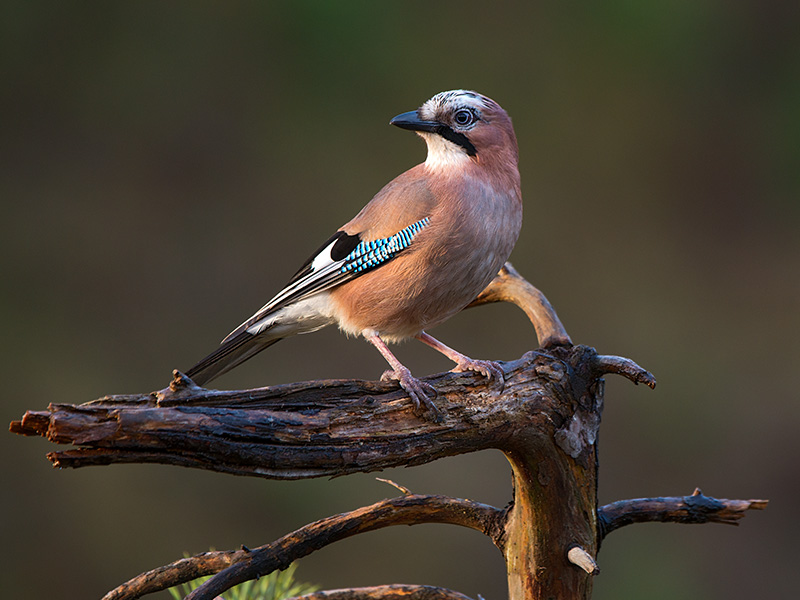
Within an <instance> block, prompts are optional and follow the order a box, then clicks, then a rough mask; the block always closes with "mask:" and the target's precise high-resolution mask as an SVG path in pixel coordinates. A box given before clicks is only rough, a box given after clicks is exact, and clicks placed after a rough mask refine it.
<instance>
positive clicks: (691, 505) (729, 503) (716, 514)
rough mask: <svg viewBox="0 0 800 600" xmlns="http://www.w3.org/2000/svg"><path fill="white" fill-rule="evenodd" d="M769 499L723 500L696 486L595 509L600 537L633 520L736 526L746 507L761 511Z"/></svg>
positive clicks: (636, 521) (639, 521)
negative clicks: (688, 490) (674, 493)
mask: <svg viewBox="0 0 800 600" xmlns="http://www.w3.org/2000/svg"><path fill="white" fill-rule="evenodd" d="M768 502H769V501H768V500H725V499H717V498H709V497H708V496H704V495H703V493H702V492H701V491H700V488H696V489H695V490H694V492H692V494H691V495H689V496H680V497H667V498H637V499H635V500H620V501H618V502H614V503H612V504H606V505H605V506H603V507H602V508H600V509H599V510H598V511H597V512H598V518H597V521H598V526H599V535H600V537H601V538H603V537H605V536H607V535H608V534H609V533H611V532H612V531H614V530H615V529H619V528H620V527H624V526H625V525H631V524H633V523H648V522H654V521H657V522H661V523H683V524H701V523H725V524H727V525H738V524H739V523H738V521H739V519H741V518H742V517H744V516H745V512H746V511H748V510H764V509H765V508H766V507H767V503H768Z"/></svg>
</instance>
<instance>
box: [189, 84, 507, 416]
mask: <svg viewBox="0 0 800 600" xmlns="http://www.w3.org/2000/svg"><path fill="white" fill-rule="evenodd" d="M392 124H394V125H397V126H398V127H401V128H404V129H410V130H412V131H416V132H417V133H418V134H419V135H420V136H421V137H422V138H423V139H424V140H425V141H426V143H427V145H428V157H427V160H426V161H425V162H424V163H422V164H420V165H417V166H416V167H413V168H412V169H410V170H408V171H406V172H405V173H403V174H401V175H400V176H398V177H397V178H395V179H394V180H392V181H391V182H389V183H388V184H387V185H386V186H385V187H384V188H383V189H382V190H381V191H380V192H378V194H376V196H375V197H374V198H373V199H372V201H370V203H369V204H367V205H366V206H365V207H364V208H363V209H362V210H361V212H359V213H358V215H356V216H355V218H353V219H352V220H351V221H350V222H348V223H347V224H345V225H344V226H343V227H342V228H341V229H339V231H337V233H336V234H334V236H333V237H332V238H331V239H330V240H328V242H326V244H325V245H323V247H322V248H321V249H320V251H319V253H318V254H316V255H315V256H313V257H312V258H311V259H309V261H308V262H307V263H306V264H305V265H304V266H303V267H302V268H301V269H300V271H299V272H298V274H297V275H295V277H294V278H293V279H292V281H290V283H289V284H288V285H287V286H286V288H284V289H283V290H281V292H279V293H278V294H277V295H276V296H275V297H274V298H273V299H272V300H271V301H270V302H269V303H267V304H266V305H265V306H264V307H262V308H261V309H260V310H259V311H258V312H256V314H255V315H253V316H252V317H251V318H250V319H248V320H247V321H245V322H244V323H242V325H240V326H239V327H238V328H237V329H235V330H234V331H233V332H232V333H231V334H230V335H229V336H228V337H227V338H225V340H223V343H222V345H221V346H220V348H219V349H218V350H217V351H215V352H214V353H212V354H211V355H209V356H208V357H206V358H205V359H203V360H202V361H200V362H199V363H198V364H197V365H195V366H194V367H192V369H190V370H189V371H187V375H188V376H189V377H191V378H192V379H193V380H194V381H195V382H196V383H198V384H200V385H202V384H203V383H205V382H207V381H210V380H211V379H212V378H213V377H216V376H218V375H220V374H222V373H224V372H226V371H228V370H230V369H231V368H233V367H234V366H236V365H237V364H239V363H241V362H242V361H244V360H246V359H247V358H249V357H251V356H252V355H254V354H255V353H257V352H259V351H260V350H263V349H264V348H266V347H267V346H269V345H271V344H273V343H275V342H276V341H278V340H279V339H282V338H284V337H287V336H289V335H294V334H298V333H307V332H310V331H315V330H317V329H319V328H320V327H324V326H326V325H329V324H334V323H335V324H338V325H339V327H340V328H341V329H342V330H343V331H345V332H347V333H349V334H353V335H362V336H363V337H364V338H365V339H367V340H368V341H369V342H370V343H372V344H373V345H374V346H375V347H376V348H377V349H378V350H379V351H380V352H381V354H383V356H384V357H385V358H386V359H387V361H388V362H389V364H390V366H391V367H392V371H391V373H390V376H391V377H393V378H395V379H397V380H398V381H399V383H400V385H401V386H402V387H403V388H404V389H406V391H407V392H408V393H409V395H410V396H411V398H412V400H413V401H414V403H415V405H416V406H419V405H420V403H424V404H426V405H427V406H429V407H430V408H431V409H432V410H434V411H435V407H434V406H433V404H432V403H431V402H430V399H429V398H428V394H427V393H426V390H425V387H424V385H423V384H421V383H420V382H419V381H418V380H417V379H415V378H414V377H413V376H412V375H411V373H410V372H409V371H408V369H406V368H405V367H404V366H403V365H402V364H401V363H400V362H399V361H398V360H397V359H396V358H395V357H394V355H393V354H392V353H391V351H390V350H389V348H388V347H387V346H386V344H385V343H384V342H385V341H389V342H396V341H400V340H403V339H406V338H410V337H417V338H418V339H420V340H421V341H423V342H424V343H426V344H428V345H430V346H431V347H433V348H435V349H436V350H438V351H440V352H442V353H443V354H445V355H446V356H448V357H449V358H451V359H452V360H453V361H454V362H456V365H457V366H456V369H455V370H475V371H479V372H481V373H484V374H485V375H487V376H489V377H500V378H502V371H500V369H499V368H498V367H497V365H495V364H494V363H491V362H489V361H476V360H472V359H470V358H468V357H466V356H464V355H462V354H460V353H458V352H456V351H455V350H453V349H451V348H448V347H447V346H445V345H444V344H441V342H438V341H437V340H435V339H434V338H432V337H431V336H430V335H428V334H427V333H425V330H426V329H428V328H430V327H434V326H435V325H438V324H439V323H442V322H443V321H445V320H447V319H448V318H450V317H451V316H453V315H454V314H456V313H457V312H459V311H460V310H461V309H462V308H464V307H465V306H466V305H467V304H469V303H470V302H471V301H472V300H473V299H474V298H475V297H476V296H477V295H478V294H479V293H480V292H481V291H482V290H483V289H484V288H485V287H486V285H488V283H489V282H490V281H491V280H492V279H493V278H494V276H495V275H496V274H497V272H498V271H499V269H500V267H502V265H503V263H504V262H505V261H506V260H507V259H508V256H509V255H510V254H511V250H512V249H513V247H514V244H515V243H516V240H517V236H518V235H519V230H520V226H521V224H522V199H521V193H520V181H519V173H518V170H517V141H516V137H515V135H514V129H513V127H512V125H511V119H510V118H509V117H508V115H507V114H506V112H505V111H504V110H503V109H502V108H501V107H500V106H499V105H498V104H497V103H496V102H494V101H493V100H490V99H489V98H486V97H485V96H481V95H480V94H477V93H475V92H468V91H464V90H454V91H451V92H443V93H441V94H437V95H436V96H434V97H433V98H431V99H430V100H428V101H427V102H426V103H425V104H423V105H422V106H421V107H420V108H419V109H418V110H417V111H412V112H409V113H404V114H402V115H398V116H397V117H395V118H394V119H393V120H392Z"/></svg>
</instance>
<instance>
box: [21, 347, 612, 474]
mask: <svg viewBox="0 0 800 600" xmlns="http://www.w3.org/2000/svg"><path fill="white" fill-rule="evenodd" d="M596 356H597V355H596V354H595V352H594V350H592V349H591V348H586V347H582V346H577V347H573V348H553V349H551V350H550V351H547V352H536V353H529V354H527V355H525V356H524V357H522V358H521V359H519V360H516V361H512V362H509V363H505V364H503V369H504V373H505V379H506V382H505V388H504V390H503V392H502V393H500V392H499V390H497V389H496V388H494V387H492V386H491V385H489V384H487V383H486V382H485V381H483V380H482V378H481V377H480V375H477V374H474V373H442V374H439V375H436V376H432V377H429V378H427V379H426V381H428V383H430V384H432V385H433V386H434V387H435V388H436V390H437V392H438V394H439V395H438V397H437V405H438V406H439V409H440V410H441V411H442V413H443V415H444V418H443V419H442V421H441V422H439V423H431V422H429V421H426V420H423V419H421V418H418V417H417V416H416V415H415V414H414V413H413V411H412V410H411V401H410V400H409V399H408V397H407V396H406V394H405V392H404V391H402V390H401V389H398V387H397V385H396V384H394V383H381V382H366V381H350V380H347V381H344V380H326V381H314V382H305V383H295V384H288V385H281V386H273V387H268V388H258V389H252V390H244V391H232V392H220V391H214V390H203V389H201V388H197V387H194V388H192V389H189V390H188V391H186V392H185V393H184V392H181V393H178V394H176V395H175V396H169V395H168V396H166V397H163V396H159V395H157V394H145V395H140V396H130V395H126V396H109V397H105V398H101V399H99V400H95V401H93V402H89V403H86V404H82V405H79V406H73V405H67V404H52V405H51V406H50V408H49V410H48V411H36V412H28V413H27V414H26V415H25V416H24V417H23V419H22V421H20V422H15V423H12V426H11V430H12V431H14V432H15V433H20V434H24V435H42V436H45V437H47V439H49V440H50V441H53V442H55V443H59V444H73V445H75V446H76V448H75V449H71V450H67V451H62V452H53V453H51V454H49V455H48V458H49V459H50V460H51V461H52V462H53V464H54V465H55V466H58V467H82V466H89V465H107V464H111V463H130V462H139V463H147V462H156V463H163V464H173V465H179V466H189V467H198V468H204V469H210V470H215V471H221V472H225V473H231V474H235V475H255V476H260V477H268V478H276V479H297V478H306V477H319V476H330V475H343V474H348V473H353V472H368V471H375V470H378V469H385V468H388V467H395V466H401V465H402V466H405V465H416V464H422V463H427V462H430V461H433V460H436V459H438V458H442V457H444V456H452V455H456V454H463V453H466V452H472V451H475V450H481V449H485V448H499V449H501V450H504V449H506V448H507V447H508V446H509V444H511V445H513V443H514V440H515V439H516V438H517V437H518V436H520V435H522V433H524V432H525V431H527V430H528V429H529V428H530V427H531V426H536V425H535V424H536V423H537V422H538V423H541V424H546V423H549V422H550V420H551V419H553V418H555V419H556V420H557V422H559V423H561V422H563V421H565V420H569V419H571V418H572V417H573V416H574V412H570V408H569V406H565V405H563V402H562V398H563V389H562V388H563V386H564V385H568V386H574V385H578V382H580V381H582V382H583V383H580V385H581V386H583V388H585V389H588V387H589V386H590V383H591V380H592V379H596V378H597V377H598V376H599V375H600V374H601V373H600V372H598V371H596V370H593V369H597V368H599V367H598V364H599V363H596V361H595V357H596ZM578 371H581V372H582V373H581V374H582V377H577V376H573V375H571V373H573V372H574V373H577V372H578ZM584 372H585V373H584ZM587 378H588V379H587ZM554 412H555V413H557V414H554ZM559 427H560V425H559ZM564 435H567V436H569V435H570V434H569V430H567V431H565V434H564Z"/></svg>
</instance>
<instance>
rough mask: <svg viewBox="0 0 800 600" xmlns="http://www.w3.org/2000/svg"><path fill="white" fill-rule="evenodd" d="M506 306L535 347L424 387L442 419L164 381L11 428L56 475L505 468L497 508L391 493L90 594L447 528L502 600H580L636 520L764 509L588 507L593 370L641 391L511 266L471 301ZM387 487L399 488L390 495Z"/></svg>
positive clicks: (212, 585) (301, 395)
mask: <svg viewBox="0 0 800 600" xmlns="http://www.w3.org/2000/svg"><path fill="white" fill-rule="evenodd" d="M498 301H510V302H514V303H515V304H517V305H519V306H520V307H521V308H522V309H523V310H524V311H525V313H526V314H527V315H528V316H529V318H530V319H531V321H532V322H533V324H534V327H535V328H536V332H537V335H538V338H539V342H540V349H539V350H537V351H531V352H528V353H526V354H525V355H524V356H522V357H521V358H520V359H518V360H515V361H510V362H507V363H500V366H501V368H502V370H503V374H504V378H505V383H504V385H502V386H497V385H493V384H491V383H488V382H487V381H486V380H485V379H483V378H482V377H481V376H480V375H477V374H475V373H442V374H439V375H435V376H431V377H428V378H426V379H425V381H426V382H427V383H428V384H430V385H431V386H433V387H434V388H435V390H436V392H437V394H438V396H437V398H436V405H437V407H438V409H439V410H440V412H441V419H438V420H437V421H436V422H432V421H431V420H428V419H425V418H423V417H421V416H419V415H417V414H415V413H414V411H413V403H412V401H411V400H410V399H409V398H408V396H407V395H406V393H405V392H404V391H403V390H402V389H401V388H399V387H398V385H397V384H396V383H394V382H390V383H382V382H372V381H353V380H325V381H310V382H303V383H293V384H289V385H280V386H272V387H267V388H258V389H252V390H239V391H217V390H206V389H203V388H199V387H197V386H196V385H194V384H193V383H192V382H191V380H189V379H187V378H186V377H185V376H183V375H182V374H181V373H179V372H177V371H176V372H175V373H174V379H173V382H172V383H171V384H170V386H169V387H167V388H165V389H163V390H160V391H157V392H152V393H150V394H140V395H117V396H106V397H104V398H100V399H98V400H95V401H92V402H88V403H86V404H81V405H77V406H75V405H70V404H51V405H50V406H49V407H48V409H47V410H45V411H29V412H28V413H26V414H25V416H24V417H23V418H22V419H21V420H20V421H15V422H13V423H12V424H11V431H12V432H14V433H17V434H21V435H36V436H44V437H46V438H47V439H49V440H50V441H52V442H54V443H56V444H62V445H70V446H71V447H70V448H69V449H65V450H60V451H56V452H51V453H50V454H48V458H49V459H50V461H51V462H52V463H53V465H54V466H57V467H73V468H77V467H84V466H92V465H108V464H112V463H130V462H139V463H147V462H155V463H162V464H171V465H177V466H185V467H195V468H202V469H208V470H213V471H220V472H223V473H229V474H233V475H243V476H256V477H267V478H273V479H299V478H308V477H321V476H335V475H346V474H348V473H355V472H369V471H376V470H380V469H385V468H388V467H396V466H411V465H418V464H423V463H427V462H430V461H433V460H436V459H439V458H442V457H444V456H452V455H456V454H463V453H467V452H475V451H477V450H483V449H487V448H496V449H499V450H501V451H502V452H503V453H504V454H505V456H506V457H507V459H508V461H509V463H510V464H511V470H512V478H513V484H514V488H513V489H514V493H513V498H512V501H511V503H510V504H509V505H508V507H506V508H505V509H502V510H501V509H497V508H494V507H491V506H486V505H482V504H479V503H475V502H471V501H469V500H461V499H457V498H446V497H442V496H419V495H413V494H404V495H403V496H400V497H399V498H394V499H390V500H384V501H382V502H379V503H376V504H374V505H372V506H367V507H363V508H359V509H357V510H354V511H352V512H349V513H343V514H340V515H335V516H332V517H329V518H327V519H322V520H320V521H317V522H315V523H311V524H309V525H306V526H305V527H302V528H300V529H298V530H297V531H295V532H292V533H290V534H287V535H286V536H284V537H283V538H281V539H279V540H277V541H275V542H273V543H271V544H266V545H264V546H261V547H259V548H255V549H252V550H251V549H247V548H242V549H240V550H232V551H223V552H207V553H203V554H200V555H197V556H194V557H191V558H187V559H181V560H178V561H176V562H174V563H171V564H169V565H165V566H163V567H159V568H157V569H154V570H152V571H148V572H146V573H143V574H141V575H139V576H137V577H135V578H133V579H131V580H130V581H128V582H127V583H125V584H123V585H121V586H119V587H118V588H116V589H115V590H112V591H111V592H109V593H108V594H107V595H106V596H105V600H123V599H129V598H138V597H140V596H142V595H144V594H148V593H152V592H155V591H158V590H162V589H165V588H167V587H171V586H174V585H177V584H179V583H182V582H186V581H189V580H191V579H194V578H197V577H199V576H201V575H208V574H216V575H215V576H214V577H213V578H211V579H210V580H209V581H207V582H206V583H205V584H204V585H203V586H201V587H200V588H198V589H197V590H195V591H194V592H193V593H192V594H191V595H190V598H191V599H192V600H200V599H206V600H212V599H214V598H216V597H217V596H218V595H219V594H220V593H222V592H224V591H225V590H227V589H230V587H232V586H234V585H236V584H238V583H241V582H243V581H246V580H249V579H254V578H256V577H260V576H264V575H266V574H268V573H270V572H271V571H274V570H276V569H284V568H286V567H287V566H288V565H289V564H290V563H291V562H292V561H294V560H296V559H298V558H300V557H302V556H306V555H307V554H309V553H311V552H313V551H315V550H317V549H319V548H322V547H323V546H326V545H328V544H331V543H334V542H336V541H338V540H341V539H344V538H346V537H350V536H352V535H358V534H360V533H363V532H366V531H371V530H374V529H378V528H381V527H388V526H394V525H415V524H419V523H448V524H453V525H460V526H463V527H470V528H472V529H476V530H478V531H481V532H483V533H484V534H485V535H487V536H488V537H489V538H490V540H491V541H492V542H493V543H494V544H495V545H496V546H497V547H498V549H499V550H500V551H501V552H502V553H503V555H504V557H505V560H506V566H507V571H508V582H509V597H510V599H511V600H539V599H546V598H559V599H564V600H572V599H588V598H590V596H591V589H592V576H593V575H594V574H596V573H597V572H598V569H597V566H596V556H597V551H598V549H599V546H600V542H601V541H602V539H603V537H604V536H605V535H607V534H608V533H610V532H611V531H614V530H615V529H617V528H619V527H622V526H624V525H628V524H631V523H637V522H643V521H674V522H682V523H705V522H723V523H735V522H736V520H738V519H739V518H741V517H742V516H743V514H744V511H746V510H748V509H759V508H764V507H765V506H766V501H765V500H716V499H714V498H708V497H706V496H703V495H702V494H701V493H700V491H699V490H697V491H696V492H695V493H694V494H692V495H691V496H686V497H682V498H652V499H639V500H625V501H620V502H616V503H613V504H611V505H608V506H605V507H602V508H599V509H598V507H597V477H598V467H597V465H598V457H597V444H596V440H597V436H598V430H599V427H600V419H601V415H602V410H603V376H604V375H606V374H608V373H613V374H618V375H622V376H624V377H627V378H628V379H630V380H631V381H633V382H634V383H643V384H645V385H648V386H650V387H654V386H655V379H654V378H653V376H652V375H651V374H650V373H648V372H647V371H645V370H644V369H642V368H641V367H639V366H638V365H636V364H635V363H634V362H633V361H630V360H628V359H625V358H622V357H617V356H603V355H598V354H597V352H596V351H595V350H594V349H592V348H589V347H586V346H573V345H572V344H571V341H570V339H569V336H568V335H567V334H566V331H565V330H564V328H563V326H562V325H561V322H560V321H559V320H558V317H557V316H556V314H555V312H554V311H553V310H552V307H551V306H550V304H549V303H548V302H547V300H546V299H545V298H544V296H543V295H542V294H541V292H539V291H538V290H537V289H536V288H534V287H533V286H532V285H530V284H529V283H528V282H527V281H525V280H524V279H522V278H521V277H520V276H519V275H518V274H517V273H516V272H515V271H514V270H513V267H511V265H506V267H505V268H504V269H503V270H502V271H501V273H500V274H499V275H498V277H497V278H496V279H495V280H494V281H493V282H492V283H491V284H490V285H489V287H487V289H486V290H485V291H484V292H483V293H482V294H481V295H480V296H479V297H478V298H477V299H476V300H475V302H474V303H473V305H478V304H483V303H486V302H498ZM399 489H400V490H401V491H403V492H404V491H405V490H403V489H402V488H399ZM307 598H308V600H366V599H373V600H394V599H395V598H396V599H400V598H409V599H411V598H414V599H419V600H440V599H441V600H448V599H452V600H465V598H466V597H464V596H462V595H461V594H459V593H458V592H454V591H452V590H443V589H441V588H432V587H429V586H380V587H375V588H360V589H351V590H336V591H332V592H318V593H315V594H312V595H310V596H308V597H307Z"/></svg>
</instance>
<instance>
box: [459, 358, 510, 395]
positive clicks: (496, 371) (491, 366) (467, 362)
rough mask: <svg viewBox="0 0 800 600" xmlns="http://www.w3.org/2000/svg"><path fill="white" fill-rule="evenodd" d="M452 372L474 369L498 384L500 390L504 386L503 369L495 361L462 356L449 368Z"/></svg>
mask: <svg viewBox="0 0 800 600" xmlns="http://www.w3.org/2000/svg"><path fill="white" fill-rule="evenodd" d="M451 370H452V371H453V372H454V373H465V372H466V371H475V372H477V373H480V374H482V375H483V376H484V377H486V378H487V379H488V380H489V381H490V382H493V381H496V382H497V383H498V384H499V386H500V391H501V392H502V391H503V388H504V387H505V383H506V378H505V375H504V374H503V369H502V368H500V365H498V364H497V363H496V362H494V361H492V360H475V359H474V358H469V357H468V356H462V357H460V358H459V360H458V361H456V366H455V368H454V369H451Z"/></svg>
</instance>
